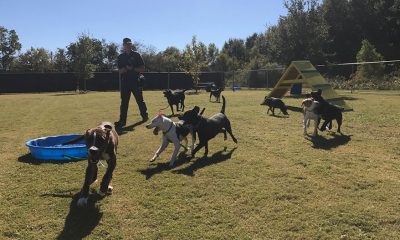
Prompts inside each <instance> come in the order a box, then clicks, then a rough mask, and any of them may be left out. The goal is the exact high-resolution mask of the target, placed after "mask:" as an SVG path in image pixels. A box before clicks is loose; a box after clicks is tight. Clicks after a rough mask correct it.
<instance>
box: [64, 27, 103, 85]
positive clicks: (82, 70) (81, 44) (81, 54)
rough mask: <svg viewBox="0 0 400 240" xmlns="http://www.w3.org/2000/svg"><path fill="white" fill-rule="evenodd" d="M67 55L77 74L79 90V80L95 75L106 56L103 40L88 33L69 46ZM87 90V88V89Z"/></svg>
mask: <svg viewBox="0 0 400 240" xmlns="http://www.w3.org/2000/svg"><path fill="white" fill-rule="evenodd" d="M67 55H68V57H69V60H70V62H71V66H72V70H73V71H74V72H75V73H76V74H77V77H78V79H77V90H78V91H79V80H85V81H86V80H87V79H90V78H91V77H92V76H93V72H94V71H96V70H97V69H98V68H99V67H100V66H101V65H102V64H103V60H104V58H105V55H104V51H103V44H102V41H100V40H98V39H95V38H91V37H90V36H88V35H87V34H81V35H80V36H78V40H77V41H76V42H74V43H71V44H69V45H68V47H67ZM85 90H86V89H85Z"/></svg>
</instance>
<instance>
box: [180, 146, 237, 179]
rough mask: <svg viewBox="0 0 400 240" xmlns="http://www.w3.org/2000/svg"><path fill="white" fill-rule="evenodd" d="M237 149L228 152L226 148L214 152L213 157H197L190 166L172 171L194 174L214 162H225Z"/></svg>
mask: <svg viewBox="0 0 400 240" xmlns="http://www.w3.org/2000/svg"><path fill="white" fill-rule="evenodd" d="M236 149H237V147H234V148H233V149H231V150H230V151H229V152H226V148H225V149H224V150H223V151H219V152H216V153H214V154H213V155H212V156H211V157H207V156H203V157H201V158H198V159H196V161H194V162H193V163H192V164H190V165H189V166H187V167H185V168H183V169H179V170H174V171H172V172H173V173H178V174H185V175H188V176H194V173H195V172H196V171H197V170H199V169H200V168H204V167H207V166H210V165H213V164H217V163H221V162H224V161H226V160H228V159H230V158H231V157H232V154H233V152H234V151H235V150H236Z"/></svg>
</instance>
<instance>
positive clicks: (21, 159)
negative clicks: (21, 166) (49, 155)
mask: <svg viewBox="0 0 400 240" xmlns="http://www.w3.org/2000/svg"><path fill="white" fill-rule="evenodd" d="M82 160H85V159H71V160H39V159H36V158H34V157H33V156H32V154H30V153H26V154H24V155H22V156H20V157H19V158H18V162H22V163H28V164H34V165H40V164H44V163H51V164H64V163H71V162H79V161H82Z"/></svg>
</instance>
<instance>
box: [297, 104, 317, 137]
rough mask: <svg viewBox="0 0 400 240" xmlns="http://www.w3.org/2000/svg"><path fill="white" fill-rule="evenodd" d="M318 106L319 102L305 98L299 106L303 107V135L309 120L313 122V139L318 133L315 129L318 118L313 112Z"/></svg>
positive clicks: (305, 132) (305, 133)
mask: <svg viewBox="0 0 400 240" xmlns="http://www.w3.org/2000/svg"><path fill="white" fill-rule="evenodd" d="M318 104H319V102H317V101H315V100H314V99H312V98H306V99H304V100H303V102H302V103H301V106H303V113H304V120H303V125H304V135H307V127H309V126H310V120H313V121H314V131H313V134H312V136H313V137H315V136H316V135H317V133H318V131H317V129H318V118H319V116H318V114H316V113H315V112H314V110H315V108H316V107H317V106H318Z"/></svg>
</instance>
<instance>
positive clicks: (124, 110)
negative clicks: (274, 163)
mask: <svg viewBox="0 0 400 240" xmlns="http://www.w3.org/2000/svg"><path fill="white" fill-rule="evenodd" d="M131 93H132V94H133V96H134V97H135V100H136V103H137V105H138V107H139V111H140V115H141V116H142V118H145V117H147V107H146V103H145V102H144V100H143V91H142V89H141V88H139V87H138V86H128V85H127V84H124V81H121V107H120V111H121V112H120V117H119V121H120V122H123V123H126V118H127V115H128V108H129V100H130V99H131Z"/></svg>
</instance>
